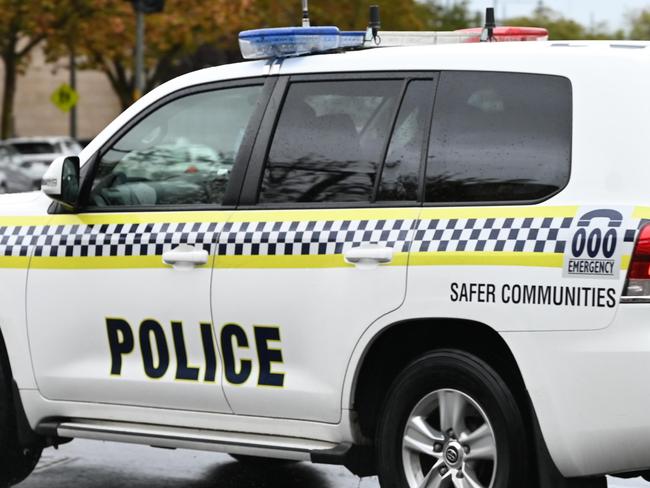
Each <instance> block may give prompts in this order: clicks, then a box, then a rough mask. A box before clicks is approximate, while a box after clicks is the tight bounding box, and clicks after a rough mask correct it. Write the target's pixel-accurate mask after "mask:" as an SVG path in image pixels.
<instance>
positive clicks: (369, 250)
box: [343, 244, 395, 267]
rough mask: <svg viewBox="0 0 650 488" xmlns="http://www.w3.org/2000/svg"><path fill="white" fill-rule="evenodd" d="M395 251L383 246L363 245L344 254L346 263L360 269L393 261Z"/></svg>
mask: <svg viewBox="0 0 650 488" xmlns="http://www.w3.org/2000/svg"><path fill="white" fill-rule="evenodd" d="M394 254H395V251H394V250H393V249H392V248H390V247H386V246H382V245H381V244H363V245H361V246H358V247H353V248H351V249H348V250H347V251H346V252H345V253H344V254H343V256H344V258H345V262H346V263H349V264H354V265H356V266H358V267H374V266H378V265H380V264H388V263H390V262H392V261H393V256H394Z"/></svg>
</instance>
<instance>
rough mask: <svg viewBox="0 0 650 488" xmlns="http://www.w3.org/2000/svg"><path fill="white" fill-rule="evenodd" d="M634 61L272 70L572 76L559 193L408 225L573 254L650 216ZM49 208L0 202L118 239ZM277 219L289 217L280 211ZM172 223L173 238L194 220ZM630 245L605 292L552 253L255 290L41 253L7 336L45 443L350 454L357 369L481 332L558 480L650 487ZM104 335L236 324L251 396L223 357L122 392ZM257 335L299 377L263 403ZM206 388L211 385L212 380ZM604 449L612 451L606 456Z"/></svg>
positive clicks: (127, 369) (2, 316)
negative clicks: (524, 231) (494, 342)
mask: <svg viewBox="0 0 650 488" xmlns="http://www.w3.org/2000/svg"><path fill="white" fill-rule="evenodd" d="M582 44H584V46H582ZM629 45H631V46H636V47H634V48H629V47H628V48H617V47H611V46H610V44H609V43H581V45H573V46H572V47H566V46H554V45H553V44H552V43H541V42H540V43H525V44H499V45H472V46H438V47H416V48H387V49H377V50H373V51H369V52H353V53H345V54H334V55H322V56H311V57H304V58H295V59H287V60H285V61H284V62H283V63H282V65H281V66H280V67H279V68H278V67H277V66H278V65H277V64H276V65H274V66H275V67H274V69H276V70H277V71H278V72H279V73H278V74H280V75H293V74H305V73H329V72H332V73H333V72H336V73H338V72H372V71H393V70H395V71H419V70H422V71H437V70H443V71H445V70H461V71H503V72H516V73H536V74H549V75H557V76H564V77H566V78H568V79H569V80H570V81H571V83H572V86H573V104H574V107H573V113H574V119H573V155H572V168H571V178H570V181H569V184H568V186H567V187H566V188H565V189H564V190H563V191H562V192H560V193H559V194H558V195H556V196H554V197H552V198H551V199H549V200H547V201H545V202H543V203H540V204H536V205H528V206H516V207H511V206H503V207H484V206H482V207H479V208H477V207H471V206H468V207H462V208H461V207H451V208H444V209H442V208H433V207H426V208H424V209H423V208H421V207H417V208H403V209H400V212H402V216H401V217H400V218H405V219H409V218H410V219H413V220H418V219H419V222H420V224H421V223H422V222H427V221H430V220H433V219H440V220H445V219H446V221H449V220H454V219H455V220H462V219H469V218H472V216H474V217H475V218H477V219H479V220H481V219H483V220H485V219H488V218H494V219H496V220H497V221H499V222H501V223H504V221H505V219H507V218H514V219H517V218H522V219H523V218H532V219H544V218H552V219H558V220H557V221H554V225H558V223H559V222H560V220H562V219H564V218H571V219H573V220H572V223H571V225H570V226H569V227H562V226H561V223H559V225H560V226H559V228H558V235H559V236H560V238H562V239H566V240H570V239H571V238H572V236H573V233H574V232H575V229H576V221H577V220H578V219H580V217H581V216H582V215H584V214H585V213H587V212H588V211H590V210H592V209H612V210H616V211H619V212H620V213H621V214H622V216H623V222H622V225H621V227H620V228H621V229H625V230H630V229H637V228H638V226H639V224H640V222H641V221H642V220H643V219H647V218H648V217H650V211H649V210H648V209H646V208H645V206H646V205H648V200H647V181H648V180H650V165H648V164H646V159H647V152H648V147H647V141H648V140H650V126H649V125H648V124H647V114H648V113H650V94H649V93H648V88H647V80H648V79H650V51H649V50H648V46H649V44H647V43H638V44H629ZM270 69H271V64H270V63H266V62H254V63H244V64H240V65H234V66H229V67H221V68H211V69H207V70H202V71H200V72H197V73H193V74H190V75H186V76H183V77H181V78H178V79H176V80H173V81H171V82H169V83H167V84H165V85H163V86H161V87H159V88H157V89H156V90H154V91H152V92H151V93H149V94H148V95H146V96H145V97H143V98H142V99H141V100H139V101H138V102H136V103H135V104H134V105H133V106H132V107H130V108H129V109H127V110H126V111H125V112H124V113H123V114H122V115H120V116H119V117H118V118H117V119H116V120H115V121H114V122H113V123H111V124H110V125H109V126H108V127H107V128H106V129H105V130H104V131H103V132H102V133H101V134H100V135H99V136H98V137H97V138H96V139H95V140H94V141H93V142H92V143H90V144H89V145H88V146H87V147H86V148H85V149H84V150H83V151H82V153H81V162H82V165H84V164H86V163H88V162H89V161H90V160H91V158H92V157H93V156H94V155H95V154H96V153H97V151H98V150H100V149H101V148H102V146H103V145H104V144H105V143H106V142H107V141H108V140H109V139H110V138H111V137H112V136H113V135H114V134H115V133H116V132H117V131H118V130H119V129H120V128H122V127H123V126H124V125H125V124H127V123H128V122H129V121H131V120H132V119H133V118H134V117H136V116H137V115H138V114H139V113H140V112H142V111H143V110H145V109H146V108H147V107H148V106H149V105H151V104H152V103H153V102H155V101H156V100H159V99H161V98H163V97H165V96H167V95H169V94H171V93H174V92H176V91H178V90H180V89H182V88H186V87H188V86H193V85H201V84H205V83H210V82H215V81H223V80H235V79H243V78H252V77H260V76H265V75H267V74H269V72H270ZM50 204H51V201H50V200H49V199H48V198H47V197H45V196H44V195H42V194H39V193H33V194H26V195H20V196H13V195H11V196H2V197H0V215H1V216H2V217H0V225H1V226H4V227H12V226H23V227H24V226H34V227H38V228H43V227H45V226H47V225H63V222H65V223H66V224H67V225H75V222H76V224H80V225H81V224H84V221H83V219H91V220H92V219H93V218H97V219H99V220H100V221H101V219H108V221H110V220H111V218H113V221H115V219H114V217H115V215H112V214H102V215H101V216H99V217H97V216H93V215H91V216H83V217H77V216H74V215H73V216H60V215H58V216H52V215H49V214H48V208H49V207H50ZM376 210H377V212H380V213H381V212H382V211H385V209H376ZM373 211H375V210H373ZM237 212H238V211H233V212H222V213H220V216H219V218H218V220H219V222H222V223H223V222H227V221H228V220H231V221H233V222H236V221H237V220H240V221H241V217H240V216H239V217H238V216H237ZM319 212H320V215H319V216H318V218H316V219H315V220H319V219H321V220H323V219H325V217H323V215H325V214H326V213H327V211H319ZM341 212H342V211H341V210H337V211H336V213H339V214H340V213H341ZM255 213H256V212H248V214H247V215H246V218H247V219H248V218H250V221H251V222H256V221H258V220H259V219H258V220H256V216H255V215H254V214H255ZM281 213H282V212H281ZM107 215H108V217H107ZM283 215H284V217H282V218H283V219H286V218H287V217H286V212H285V213H284V214H283ZM167 217H168V216H163V217H160V218H158V217H156V218H152V214H147V213H140V214H138V215H137V216H136V217H133V216H131V217H130V219H131V221H133V222H140V223H142V224H143V225H146V224H149V223H156V222H158V223H160V222H164V221H165V218H167ZM195 217H196V214H194V215H193V216H192V217H191V218H190V217H188V220H187V222H195V220H191V219H192V218H195ZM213 217H214V216H208V217H206V220H208V221H209V219H210V218H213ZM175 218H176V219H177V221H179V222H180V221H184V220H183V219H184V218H185V217H183V216H178V215H177V216H176V217H175ZM499 219H500V220H499ZM539 225H541V223H540V224H539ZM603 225H605V224H603ZM217 235H218V232H217ZM410 235H415V232H412V233H411V234H410ZM546 238H548V234H547V235H546ZM215 239H220V237H215ZM409 239H410V237H409ZM415 240H416V241H417V236H416V237H415ZM214 242H215V245H216V242H217V241H216V240H215V241H214ZM632 247H633V241H629V242H626V243H625V244H624V245H622V247H621V248H620V249H619V251H618V252H619V253H620V254H618V255H617V257H616V260H617V261H616V262H617V265H618V266H619V269H618V271H620V273H618V276H617V277H616V278H612V279H601V278H596V279H593V278H569V277H565V276H564V274H563V265H564V261H563V258H562V256H559V257H558V256H557V255H558V254H560V253H557V252H556V253H555V254H556V256H554V257H553V258H552V261H553V262H552V264H550V265H549V264H548V263H546V264H544V265H539V264H535V263H533V264H531V265H529V266H515V265H508V264H507V263H506V264H504V263H503V262H498V261H494V262H493V263H491V264H488V263H485V262H478V261H476V260H474V261H472V260H470V261H466V260H465V261H463V260H461V261H463V262H460V261H457V262H454V263H451V264H449V263H447V264H445V263H442V262H439V261H437V262H436V261H435V260H433V261H432V260H431V259H426V258H422V259H419V258H420V257H421V256H420V257H419V256H418V253H419V252H420V251H419V250H418V249H417V248H416V247H414V248H412V250H411V254H410V256H404V258H403V261H400V262H398V263H397V265H396V266H388V267H385V268H384V267H380V268H376V269H367V270H364V269H358V268H354V267H342V266H341V267H340V268H336V269H326V270H323V269H319V268H318V267H315V268H309V267H307V266H306V267H305V268H306V269H265V270H264V273H263V274H260V273H259V272H258V271H256V270H254V269H238V268H237V267H236V266H228V267H226V266H222V265H221V263H220V260H219V258H218V257H217V258H216V259H214V262H213V263H212V262H211V263H210V265H208V266H206V267H203V268H200V269H194V270H188V271H179V270H173V269H171V268H163V267H162V266H161V265H160V264H157V265H156V266H152V267H151V269H146V268H138V269H130V268H129V267H128V266H122V268H121V269H102V270H97V269H75V267H74V266H70V267H68V268H67V269H43V268H41V269H39V267H37V266H33V267H31V268H30V266H31V264H30V256H31V255H32V253H33V252H34V249H33V248H30V249H29V255H25V256H20V255H17V254H12V255H10V256H0V268H3V269H1V270H0V273H2V278H3V279H2V280H0V297H2V305H3V306H2V312H1V313H0V328H1V329H2V333H3V336H4V340H5V343H6V346H7V351H8V355H9V359H10V362H11V366H12V372H13V376H14V379H15V381H16V383H17V385H18V387H19V388H20V390H21V396H22V400H23V404H24V408H25V411H26V413H27V416H28V419H29V421H30V423H31V424H32V426H33V427H36V426H37V425H38V424H39V423H40V422H41V421H42V420H44V419H47V418H52V417H61V418H72V419H74V418H92V419H99V420H102V419H103V420H116V421H125V420H127V419H128V420H129V421H130V422H136V423H142V424H157V425H168V426H184V427H194V428H197V429H218V430H224V431H231V432H247V433H258V434H266V435H277V436H288V437H302V438H305V439H313V440H318V441H324V442H332V443H339V442H354V441H358V434H357V433H356V430H355V424H354V422H353V420H352V419H353V418H354V411H353V410H354V388H355V386H356V379H357V374H358V368H359V365H360V364H361V362H362V360H363V359H364V357H365V353H366V352H367V350H368V348H369V347H370V346H371V345H372V343H373V341H374V340H375V339H376V338H377V336H378V335H379V334H380V333H381V332H382V331H384V330H386V329H387V328H388V327H390V326H391V325H393V324H396V323H399V322H402V321H408V320H413V319H421V318H456V319H464V320H468V321H475V322H480V323H483V324H485V325H487V326H489V327H491V328H492V329H494V330H495V331H497V332H499V333H500V334H501V336H502V337H503V338H504V340H505V341H506V342H507V344H508V346H509V347H510V349H511V351H512V353H513V355H514V357H515V358H516V359H517V362H518V365H519V368H520V370H521V373H522V376H523V378H524V381H525V384H526V387H527V389H528V392H529V394H530V396H531V399H532V403H533V405H534V407H535V411H536V413H537V416H538V418H539V421H540V426H541V428H542V432H543V434H544V439H545V441H546V443H547V445H548V448H549V451H550V453H551V455H552V457H553V459H554V461H555V462H556V464H557V465H558V467H559V468H560V470H561V471H562V473H563V474H564V475H565V476H580V475H593V474H601V473H606V472H623V471H631V470H638V469H647V468H648V467H650V417H648V415H647V412H648V409H650V391H648V390H647V389H646V388H645V387H644V386H643V385H644V381H645V378H644V375H643V372H644V371H646V370H647V366H648V364H649V363H650V343H648V340H647V339H648V334H647V333H646V332H645V327H646V325H647V324H646V322H647V321H646V319H645V315H646V314H647V313H648V312H649V311H650V309H649V308H648V306H646V305H628V304H624V305H620V304H619V298H620V291H621V290H622V288H623V285H624V282H625V273H626V270H627V264H629V256H630V254H631V252H632ZM565 251H566V250H565ZM566 252H568V251H566ZM211 255H212V256H214V253H211ZM407 258H408V259H411V262H408V261H407ZM3 259H4V261H3ZM488 259H490V257H489V256H488ZM36 262H37V261H36V260H35V261H34V263H36ZM3 263H4V264H3ZM486 264H487V265H486ZM212 266H213V267H212ZM241 268H245V266H242V267H241ZM452 282H456V283H490V284H493V285H494V286H495V290H496V297H498V296H499V295H498V293H499V292H500V291H502V290H503V287H504V285H512V284H519V283H520V284H535V285H537V284H539V285H545V286H554V287H558V286H575V287H587V288H593V287H602V288H605V289H608V290H609V289H614V290H616V300H615V302H616V303H615V304H614V306H603V307H600V306H596V307H593V306H592V307H583V306H581V307H549V306H541V305H518V306H509V305H506V304H504V303H499V300H497V299H496V298H495V301H494V302H489V303H484V302H477V301H476V300H472V301H470V302H464V303H458V302H452V301H451V300H450V287H451V283H452ZM210 286H211V287H212V289H211V290H210ZM107 296H111V300H107V299H106V297H107ZM502 297H503V295H501V298H502ZM606 298H608V297H607V295H606ZM25 300H27V306H25V303H26V302H25ZM287 304H290V306H287ZM106 317H121V318H124V319H125V320H127V321H128V322H129V323H130V324H131V326H132V328H133V330H134V331H135V333H136V335H137V327H138V325H139V324H140V322H141V321H143V320H145V319H147V318H151V317H153V318H155V319H156V320H159V321H160V322H161V324H162V325H163V326H164V327H165V328H166V336H167V339H168V340H169V339H170V337H171V333H170V332H169V326H170V321H173V320H178V321H182V322H183V324H193V325H196V324H200V323H202V322H212V324H213V326H214V330H215V336H216V340H217V341H219V337H218V334H219V331H220V330H221V327H222V326H223V325H225V324H227V323H233V322H234V323H237V324H240V326H241V327H242V328H243V329H244V330H245V331H246V334H247V337H248V340H249V342H250V343H251V350H250V351H249V352H250V354H247V353H246V351H242V350H238V353H237V354H238V356H237V360H238V361H240V360H242V359H244V360H246V359H250V360H251V361H252V371H251V375H250V377H251V382H250V383H246V384H244V385H243V386H233V385H229V384H227V382H226V380H225V377H224V376H223V375H224V369H225V367H224V362H223V357H222V354H221V349H220V347H221V346H222V345H221V346H219V347H217V350H216V354H217V355H218V357H219V362H218V368H217V371H218V377H217V380H216V382H215V383H214V384H204V383H182V382H175V381H174V378H173V370H174V367H175V366H176V365H175V364H174V363H173V361H172V364H171V367H170V371H169V374H167V375H166V376H165V377H164V378H163V379H161V380H159V381H151V380H148V379H147V378H146V377H145V376H144V374H143V372H142V371H141V365H140V363H139V362H138V361H136V360H133V361H129V358H128V357H127V358H126V359H125V360H124V372H123V375H122V380H126V381H121V382H119V383H118V382H115V381H113V380H114V378H111V377H110V362H109V360H110V355H108V352H107V347H106V328H105V322H104V321H105V319H106ZM256 325H257V326H259V325H266V326H278V327H279V328H280V331H281V337H282V351H283V355H284V358H283V362H284V365H282V366H279V367H278V371H284V372H286V373H287V379H286V383H285V385H284V388H283V390H277V389H272V388H259V385H258V384H257V382H256V381H254V380H255V379H256V378H257V377H258V376H259V361H256V360H255V343H254V333H253V326H256ZM89 330H92V331H94V332H92V333H89V332H88V331H89ZM186 340H187V348H188V356H189V362H190V363H194V364H196V365H197V366H198V365H199V364H201V358H202V357H203V356H202V354H203V352H202V344H201V342H200V336H199V335H197V334H190V333H189V330H188V333H187V334H186ZM138 345H139V344H138V342H137V341H136V349H135V352H136V354H140V353H139V351H138V349H137V347H138ZM171 347H173V346H172V345H171V344H170V348H171ZM138 368H140V369H138ZM200 371H201V374H203V373H204V372H205V367H203V369H200ZM142 398H146V401H144V400H142ZM614 399H615V400H614ZM233 411H234V414H240V415H233V414H232V412H233ZM605 441H607V446H608V447H607V449H605V448H604V447H602V446H603V444H604V442H605ZM611 446H616V447H617V449H612V448H611Z"/></svg>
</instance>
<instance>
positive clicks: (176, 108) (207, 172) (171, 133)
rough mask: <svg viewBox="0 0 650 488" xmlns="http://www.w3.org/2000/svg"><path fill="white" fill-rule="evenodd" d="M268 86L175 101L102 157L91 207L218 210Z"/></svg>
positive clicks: (133, 130) (126, 135)
mask: <svg viewBox="0 0 650 488" xmlns="http://www.w3.org/2000/svg"><path fill="white" fill-rule="evenodd" d="M261 91H262V86H261V85H260V86H248V87H239V88H227V89H222V90H215V91H209V92H203V93H198V94H195V95H188V96H185V97H183V98H179V99H176V100H174V101H172V102H170V103H168V104H167V105H164V106H163V107H161V108H159V109H158V110H156V111H155V112H153V113H152V114H150V115H148V116H147V117H146V118H144V119H143V120H142V121H140V122H139V123H138V124H137V125H135V126H134V127H133V128H131V129H130V130H129V131H128V132H127V133H126V134H125V135H124V136H123V137H122V138H121V139H120V140H119V141H117V142H116V143H115V144H114V145H113V146H112V147H110V148H109V149H108V151H106V152H105V153H103V155H102V157H101V160H100V161H99V163H98V164H99V166H98V168H97V171H96V173H95V178H94V181H93V186H92V190H91V193H90V199H89V204H90V206H92V207H111V206H120V207H124V206H126V207H128V206H143V205H147V206H148V205H192V204H220V203H221V202H222V199H223V196H224V193H225V189H226V185H227V183H228V179H229V176H230V173H231V170H232V167H233V165H234V163H235V161H236V159H237V154H238V153H239V148H240V145H241V142H242V139H243V136H244V133H245V131H246V128H247V127H248V124H249V122H250V120H251V117H252V115H253V112H254V110H255V105H256V103H257V100H258V98H259V96H260V94H261Z"/></svg>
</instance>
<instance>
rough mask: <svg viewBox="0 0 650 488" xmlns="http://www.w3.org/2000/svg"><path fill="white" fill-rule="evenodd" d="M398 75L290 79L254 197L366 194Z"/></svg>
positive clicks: (335, 198)
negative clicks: (262, 173)
mask: <svg viewBox="0 0 650 488" xmlns="http://www.w3.org/2000/svg"><path fill="white" fill-rule="evenodd" d="M402 85H403V81H400V80H394V81H391V80H354V81H327V82H305V83H294V84H292V85H291V86H290V88H289V92H288V94H287V98H286V101H285V103H284V106H283V109H282V113H281V115H280V120H279V122H278V126H277V129H276V132H275V135H274V137H273V143H272V146H271V150H270V152H269V156H268V161H267V164H266V167H265V169H264V175H263V181H262V186H261V190H260V197H259V201H260V202H262V203H290V202H369V201H370V199H371V197H372V193H373V190H374V184H375V179H376V174H377V171H378V168H379V166H380V160H381V158H382V153H383V150H384V148H385V145H386V138H387V137H388V133H389V131H390V125H391V123H392V121H393V118H394V116H395V110H396V104H397V102H398V99H399V96H400V93H401V90H402Z"/></svg>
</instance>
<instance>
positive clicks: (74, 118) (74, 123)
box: [70, 43, 77, 139]
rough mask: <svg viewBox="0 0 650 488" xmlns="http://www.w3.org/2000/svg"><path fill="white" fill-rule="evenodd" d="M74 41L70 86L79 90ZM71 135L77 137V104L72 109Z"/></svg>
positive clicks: (71, 47) (71, 55) (71, 51)
mask: <svg viewBox="0 0 650 488" xmlns="http://www.w3.org/2000/svg"><path fill="white" fill-rule="evenodd" d="M75 54H76V53H75V48H74V43H71V44H70V88H72V90H73V91H75V92H76V91H77V59H76V56H75ZM70 137H72V138H73V139H76V138H77V105H76V104H75V105H74V106H73V107H72V109H70Z"/></svg>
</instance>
